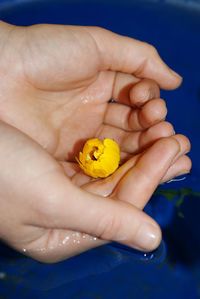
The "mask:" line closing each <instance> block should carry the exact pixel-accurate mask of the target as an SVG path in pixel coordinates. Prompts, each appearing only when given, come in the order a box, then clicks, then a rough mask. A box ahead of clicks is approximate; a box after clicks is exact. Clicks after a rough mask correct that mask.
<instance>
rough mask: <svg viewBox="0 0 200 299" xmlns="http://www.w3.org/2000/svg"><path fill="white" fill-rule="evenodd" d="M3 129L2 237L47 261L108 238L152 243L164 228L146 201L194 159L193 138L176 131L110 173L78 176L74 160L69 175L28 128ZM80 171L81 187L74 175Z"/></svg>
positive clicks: (132, 243)
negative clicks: (190, 155)
mask: <svg viewBox="0 0 200 299" xmlns="http://www.w3.org/2000/svg"><path fill="white" fill-rule="evenodd" d="M0 136H1V139H0V165H1V172H0V207H1V210H0V219H1V225H0V238H1V239H2V240H3V241H5V242H7V243H8V244H9V245H10V246H12V247H13V248H15V249H17V250H19V251H21V252H23V253H25V254H27V255H29V256H31V257H33V258H35V259H38V260H40V261H43V262H55V261H59V260H61V259H65V258H68V257H70V256H72V255H75V254H78V253H80V252H82V251H85V250H87V249H89V248H92V247H95V246H99V245H102V244H104V243H105V241H109V240H114V241H117V242H121V243H123V244H126V245H128V246H131V247H134V248H137V249H140V250H144V251H146V250H152V249H154V248H155V247H157V246H158V244H159V242H160V239H161V233H160V229H159V227H158V225H157V224H156V223H155V222H154V221H153V220H152V219H151V218H150V217H149V216H147V215H146V214H145V213H144V212H143V211H142V210H141V209H142V208H143V207H144V206H145V204H146V203H147V201H148V200H149V198H150V197H151V195H152V193H153V191H154V190H155V188H156V187H157V185H158V184H159V183H160V182H162V181H165V180H168V179H169V178H170V177H172V176H174V175H175V174H176V173H177V172H178V171H180V169H181V170H183V169H182V164H183V165H185V171H186V172H188V171H189V170H190V166H191V165H190V160H189V158H187V157H186V156H185V153H186V152H187V151H188V150H189V143H188V141H187V139H186V138H185V137H184V136H182V135H174V136H172V137H168V138H162V139H160V140H158V141H157V142H155V143H154V144H153V145H152V146H151V147H150V148H149V149H148V150H146V151H145V152H144V153H143V154H139V155H137V156H135V157H133V158H132V159H131V160H129V161H128V162H127V163H125V164H124V165H123V166H122V167H121V168H119V169H118V170H117V171H116V172H115V173H114V174H113V175H112V176H110V177H108V178H106V179H104V180H95V181H91V182H88V183H81V184H80V174H76V165H73V164H72V163H65V170H66V173H67V175H68V176H66V174H65V172H64V169H63V167H61V165H60V164H59V163H58V162H56V160H55V159H53V157H52V156H51V155H50V154H48V153H47V152H46V151H45V150H44V149H43V148H42V147H41V146H39V145H38V144H37V143H36V142H34V141H33V140H32V139H30V138H29V137H28V136H26V135H25V134H23V133H22V132H20V131H18V130H17V129H15V128H13V127H11V126H8V125H6V124H4V123H0ZM73 166H74V167H73ZM72 170H73V171H74V173H73V171H72ZM76 176H79V180H78V181H79V185H81V187H79V188H78V187H77V186H76V185H75V184H74V183H73V178H75V177H76ZM82 176H84V175H83V174H82ZM76 179H77V178H76ZM103 240H104V241H103Z"/></svg>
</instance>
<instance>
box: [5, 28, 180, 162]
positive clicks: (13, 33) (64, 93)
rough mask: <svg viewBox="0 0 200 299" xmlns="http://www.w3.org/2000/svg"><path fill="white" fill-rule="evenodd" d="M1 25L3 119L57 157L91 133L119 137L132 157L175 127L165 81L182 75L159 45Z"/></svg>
mask: <svg viewBox="0 0 200 299" xmlns="http://www.w3.org/2000/svg"><path fill="white" fill-rule="evenodd" d="M0 30H1V31H2V38H1V41H0V54H1V55H0V77H1V80H0V105H1V109H0V119H1V120H3V121H4V122H6V123H8V124H10V125H13V126H14V127H16V128H18V129H19V130H21V131H22V132H25V133H26V134H28V135H29V136H30V137H32V138H33V139H34V140H36V141H37V142H38V143H39V144H40V145H41V146H42V147H43V148H45V149H46V150H47V151H48V152H49V153H51V154H52V155H53V156H54V157H56V158H57V159H59V160H68V161H72V160H74V157H75V156H76V155H77V153H78V152H79V150H80V149H81V147H82V145H83V143H84V141H85V140H86V139H88V138H91V137H100V138H104V137H110V138H113V139H115V140H116V141H117V142H118V143H119V144H120V146H121V150H122V152H123V157H124V158H126V157H127V156H129V154H135V153H138V152H141V150H143V149H144V148H145V147H146V146H147V145H149V144H150V143H151V142H153V141H155V140H157V139H158V138H159V137H166V136H169V135H171V134H172V133H173V128H172V126H171V125H170V124H169V123H165V122H163V123H160V121H162V120H164V119H165V116H166V112H167V110H166V106H165V102H164V101H163V100H162V99H160V91H159V87H162V88H166V89H173V88H176V87H177V86H178V85H179V84H180V82H181V79H180V77H179V76H178V75H176V74H174V73H173V71H171V70H170V69H169V68H168V67H167V66H166V65H165V63H164V62H163V61H162V60H161V58H160V57H159V55H158V53H157V52H156V50H155V49H154V48H153V47H152V46H150V45H148V44H146V43H143V42H140V41H137V40H134V39H131V38H128V37H123V36H120V35H117V34H114V33H112V32H110V31H107V30H105V29H102V28H95V27H78V26H61V25H34V26H30V27H15V26H11V25H8V24H5V23H1V25H0ZM3 33H4V35H3ZM145 78H146V79H145ZM111 99H114V100H115V101H116V102H117V103H112V102H109V100H111Z"/></svg>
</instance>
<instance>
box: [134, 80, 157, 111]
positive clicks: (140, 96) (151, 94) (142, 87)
mask: <svg viewBox="0 0 200 299" xmlns="http://www.w3.org/2000/svg"><path fill="white" fill-rule="evenodd" d="M129 95H130V100H131V103H132V105H134V106H136V107H141V106H143V105H144V104H145V103H146V102H148V101H149V100H152V99H158V98H160V89H159V86H158V84H156V82H155V81H153V80H149V79H143V80H141V81H139V82H138V83H137V84H135V85H134V86H133V87H132V88H131V90H130V94H129Z"/></svg>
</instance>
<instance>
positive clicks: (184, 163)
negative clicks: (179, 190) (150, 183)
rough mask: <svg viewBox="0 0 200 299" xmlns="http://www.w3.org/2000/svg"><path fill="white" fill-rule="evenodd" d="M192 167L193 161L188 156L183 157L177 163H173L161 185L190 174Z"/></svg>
mask: <svg viewBox="0 0 200 299" xmlns="http://www.w3.org/2000/svg"><path fill="white" fill-rule="evenodd" d="M191 167H192V162H191V159H190V158H189V157H188V156H186V155H184V156H181V157H180V158H179V159H178V160H177V161H176V162H175V163H173V164H172V165H171V166H170V167H169V169H168V170H167V172H166V174H165V175H164V177H163V178H162V180H161V182H160V183H165V182H168V181H170V180H173V179H174V178H176V177H177V176H180V175H185V174H188V173H190V171H191Z"/></svg>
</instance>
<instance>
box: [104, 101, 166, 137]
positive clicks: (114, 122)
mask: <svg viewBox="0 0 200 299" xmlns="http://www.w3.org/2000/svg"><path fill="white" fill-rule="evenodd" d="M166 115H167V108H166V104H165V101H164V100H162V99H153V100H150V101H149V102H147V103H146V104H145V105H144V106H143V107H141V108H140V109H132V108H131V107H129V106H126V105H121V104H117V103H110V104H108V109H107V111H106V114H105V118H104V123H105V124H107V125H111V126H113V127H117V128H120V129H122V130H126V131H140V130H144V129H147V128H149V127H150V126H152V125H154V124H156V123H158V122H160V121H162V120H164V119H165V117H166Z"/></svg>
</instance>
